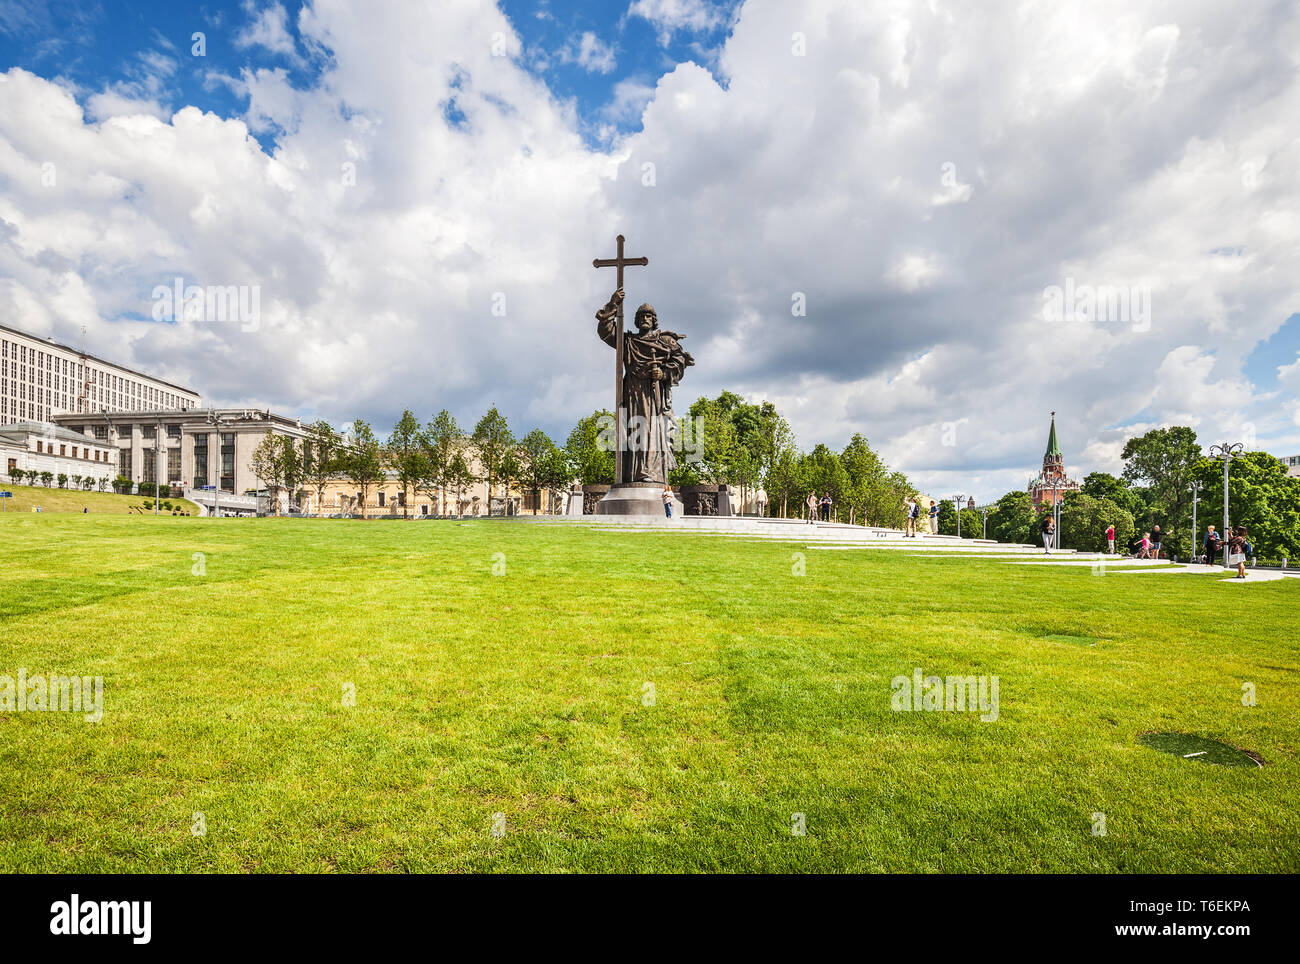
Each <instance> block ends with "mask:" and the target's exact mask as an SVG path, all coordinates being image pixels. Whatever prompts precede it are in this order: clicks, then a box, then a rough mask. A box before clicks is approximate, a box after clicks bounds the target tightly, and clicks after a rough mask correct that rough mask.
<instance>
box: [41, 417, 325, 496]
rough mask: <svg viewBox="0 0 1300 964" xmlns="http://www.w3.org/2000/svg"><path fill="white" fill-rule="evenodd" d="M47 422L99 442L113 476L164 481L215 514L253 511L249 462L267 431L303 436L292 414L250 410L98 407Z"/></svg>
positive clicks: (258, 484) (254, 484) (255, 486)
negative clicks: (88, 413) (218, 511)
mask: <svg viewBox="0 0 1300 964" xmlns="http://www.w3.org/2000/svg"><path fill="white" fill-rule="evenodd" d="M54 421H55V423H56V424H57V425H59V426H61V427H63V428H66V429H68V430H70V431H72V432H77V433H81V434H83V435H86V436H89V437H90V438H91V439H92V440H94V441H95V442H96V443H97V444H99V445H102V446H104V447H106V448H107V449H108V451H109V453H110V459H111V460H112V462H113V466H114V472H113V474H114V475H115V476H116V475H121V476H123V477H125V478H128V479H130V480H131V481H132V482H133V483H135V484H137V485H138V484H139V483H141V482H150V483H152V482H157V483H159V484H162V485H170V486H172V487H173V488H176V489H180V490H183V491H184V495H185V497H186V498H187V499H191V500H192V501H194V502H197V503H198V504H199V505H200V506H202V507H203V508H204V509H205V510H208V509H210V508H212V507H213V506H214V504H215V505H217V506H219V507H222V508H224V510H225V511H224V512H223V513H222V514H252V513H255V512H256V511H258V509H259V505H258V502H257V498H256V493H257V492H258V491H259V490H261V489H263V488H264V487H265V486H264V483H263V481H262V480H261V479H259V478H257V476H256V474H255V473H254V472H253V470H252V468H251V466H250V463H251V462H252V456H253V450H254V449H255V448H257V446H258V445H259V444H260V443H261V441H262V439H264V438H265V437H266V433H267V432H268V431H271V432H274V433H276V434H278V435H288V436H290V437H291V438H295V439H301V438H304V437H305V436H306V434H307V433H306V431H305V429H304V428H303V426H302V423H301V422H300V421H299V420H298V419H296V418H287V417H285V416H283V415H275V414H273V413H271V412H268V411H260V410H256V409H234V408H222V409H192V410H186V411H141V412H129V413H108V412H104V413H100V414H98V415H92V416H85V415H58V416H55V418H54ZM213 492H216V493H218V494H217V495H216V496H213V495H212V493H213ZM260 508H262V509H264V508H265V506H261V507H260Z"/></svg>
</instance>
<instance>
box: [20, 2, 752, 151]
mask: <svg viewBox="0 0 1300 964" xmlns="http://www.w3.org/2000/svg"><path fill="white" fill-rule="evenodd" d="M737 2H738V0H730V2H712V0H702V3H701V6H703V7H704V8H706V9H707V10H708V11H709V14H710V17H709V19H708V20H707V21H703V22H702V25H701V27H700V28H699V29H690V30H664V29H660V28H658V27H656V26H655V25H654V24H652V23H651V22H650V21H649V20H647V19H646V18H644V17H642V16H637V15H635V14H630V13H629V8H628V7H625V6H623V5H621V4H615V3H591V2H586V3H583V2H578V0H541V2H537V0H503V2H501V3H500V4H499V7H500V9H501V10H502V11H503V12H504V13H505V14H506V16H507V17H508V18H509V20H510V23H511V25H512V26H513V27H514V29H515V30H516V31H517V32H518V34H519V35H520V37H521V38H522V40H523V43H524V51H523V56H522V57H521V58H519V62H520V64H521V65H522V66H523V67H525V68H526V69H527V70H529V71H530V72H531V73H533V74H534V75H535V76H537V77H539V78H541V79H542V80H543V81H544V82H545V83H546V85H547V86H548V87H549V88H550V90H551V92H552V93H553V94H554V95H555V96H556V97H557V98H561V99H563V100H566V101H571V102H572V103H573V104H574V105H575V106H576V109H577V112H578V115H579V117H580V118H581V119H582V121H583V126H582V128H581V130H582V133H583V136H584V137H585V138H586V139H587V140H588V141H589V142H591V143H593V144H598V143H600V142H602V141H608V140H609V137H610V135H611V132H612V133H614V134H618V133H627V132H629V131H633V130H635V129H636V128H637V127H639V126H640V108H641V107H642V106H643V105H644V102H645V100H646V99H647V97H648V92H649V90H652V89H653V87H654V84H655V82H656V81H657V79H658V78H659V77H660V75H662V74H663V73H665V72H667V71H670V70H671V69H672V68H673V67H674V66H675V65H676V64H678V63H680V62H683V61H693V62H695V63H698V64H700V65H701V66H703V67H705V68H706V69H708V70H710V71H711V72H712V73H713V74H714V76H715V77H716V78H717V79H718V80H719V82H721V83H724V84H725V78H723V77H722V76H721V75H720V74H719V73H718V72H717V55H718V52H719V50H720V48H721V45H722V44H723V42H724V41H725V40H726V37H727V33H728V31H729V29H730V27H731V24H732V17H733V14H734V11H735V9H736V6H737ZM282 6H283V8H284V10H285V17H284V21H283V27H284V29H285V31H286V32H287V33H288V34H289V35H290V36H291V37H292V38H293V39H294V41H295V42H297V44H298V47H297V50H298V52H297V53H295V54H290V53H287V52H277V51H275V50H272V49H268V47H266V46H263V45H259V44H249V43H244V42H241V37H244V38H247V37H249V36H251V35H252V34H251V32H252V31H255V30H256V29H257V23H258V20H259V18H260V17H262V16H263V15H264V14H265V12H266V9H267V7H266V5H265V4H257V5H256V6H255V5H253V4H251V3H249V2H247V0H245V2H225V3H221V2H208V3H196V4H185V3H174V2H170V3H169V2H162V0H138V2H125V0H90V2H79V0H0V11H2V12H3V13H2V16H0V24H3V28H2V29H0V64H2V65H3V66H5V67H14V66H16V67H22V68H24V69H26V70H30V71H32V72H33V73H35V74H39V75H40V76H42V77H47V78H51V79H56V78H57V79H62V80H64V81H67V82H70V83H71V84H73V85H75V86H76V87H77V88H78V89H79V91H80V92H81V94H82V97H81V99H82V100H83V102H84V100H85V97H86V95H88V94H91V93H94V92H97V91H101V90H104V89H106V88H112V87H114V86H118V87H122V88H125V89H131V90H139V91H141V92H144V93H149V94H151V95H152V96H153V98H154V99H155V100H157V101H158V103H159V104H160V105H161V106H162V107H163V108H164V109H166V110H176V109H179V108H180V107H182V106H185V105H193V106H196V107H198V108H200V109H201V110H204V111H213V112H215V113H217V114H219V115H221V116H223V117H239V116H241V115H242V114H243V113H244V112H245V110H247V108H248V100H249V98H248V96H247V95H246V94H242V93H240V92H239V91H237V90H236V89H235V88H234V87H232V85H230V84H228V83H223V82H222V81H221V80H220V79H219V78H221V77H237V76H239V73H240V71H241V70H243V69H258V68H265V69H272V70H275V69H279V70H284V71H286V73H287V76H288V79H289V81H290V82H291V83H292V84H293V85H294V86H295V87H300V88H306V87H310V86H311V85H312V84H314V83H315V82H316V81H317V80H318V79H319V78H320V74H321V70H322V68H323V67H324V66H325V65H326V64H327V62H328V57H329V52H328V51H324V50H320V49H318V48H317V49H312V48H311V47H309V46H305V45H302V44H301V40H302V37H301V35H300V33H299V31H298V27H297V23H298V16H299V13H300V11H301V9H302V6H303V4H302V2H301V0H284V2H283V3H282ZM196 32H201V33H203V35H204V38H203V47H204V56H203V57H195V56H192V54H191V52H192V50H193V48H194V45H195V40H194V39H193V38H194V34H195V33H196ZM164 59H165V60H167V61H170V62H171V63H173V64H174V65H175V66H174V69H172V68H164V69H163V70H160V69H159V68H160V66H161V65H162V64H163V61H164ZM278 133H279V131H277V130H274V129H271V130H265V131H255V132H254V136H256V137H257V138H258V140H259V141H260V142H261V143H262V146H263V147H264V148H265V149H266V150H268V151H271V150H273V149H274V147H275V141H276V136H277V134H278Z"/></svg>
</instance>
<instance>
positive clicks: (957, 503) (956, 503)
mask: <svg viewBox="0 0 1300 964" xmlns="http://www.w3.org/2000/svg"><path fill="white" fill-rule="evenodd" d="M964 498H966V496H964V495H954V496H953V497H952V504H953V506H954V508H956V510H957V538H958V539H960V538H961V502H962V499H964Z"/></svg>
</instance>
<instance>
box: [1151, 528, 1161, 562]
mask: <svg viewBox="0 0 1300 964" xmlns="http://www.w3.org/2000/svg"><path fill="white" fill-rule="evenodd" d="M1151 558H1152V559H1159V558H1160V527H1159V526H1152V528H1151Z"/></svg>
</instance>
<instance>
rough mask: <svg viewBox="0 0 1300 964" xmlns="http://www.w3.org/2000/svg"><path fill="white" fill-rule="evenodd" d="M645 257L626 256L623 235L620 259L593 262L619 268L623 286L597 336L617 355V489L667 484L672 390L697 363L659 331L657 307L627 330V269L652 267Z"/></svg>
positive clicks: (599, 321) (671, 461)
mask: <svg viewBox="0 0 1300 964" xmlns="http://www.w3.org/2000/svg"><path fill="white" fill-rule="evenodd" d="M648 263H649V261H648V260H647V259H645V258H624V257H623V236H622V235H621V234H620V235H619V236H618V257H617V258H609V259H603V258H598V259H596V261H595V262H594V264H595V266H596V267H598V268H604V267H616V268H617V269H618V287H617V288H616V289H615V290H614V294H613V295H612V296H611V297H610V299H609V301H608V302H607V303H606V304H605V306H604V307H603V308H601V309H600V310H599V311H597V312H596V333H597V334H598V335H600V337H601V340H602V341H604V342H605V344H607V345H609V346H610V347H611V348H613V349H614V352H615V367H616V371H615V389H614V391H615V396H614V397H615V402H616V404H617V405H618V407H619V415H620V416H621V418H620V421H621V422H622V423H623V424H622V425H620V426H619V429H618V436H619V439H620V445H619V450H618V451H617V452H616V469H615V477H614V481H615V483H618V484H628V483H632V484H636V483H642V484H645V483H658V484H659V485H661V486H662V485H664V484H665V483H666V482H667V481H668V473H669V472H670V471H672V469H673V468H674V467H675V466H676V464H677V460H676V457H675V456H674V455H673V448H674V442H675V436H676V427H677V422H676V417H675V416H674V415H673V403H672V390H673V386H674V385H676V384H678V383H679V382H680V381H681V380H682V375H683V374H685V372H686V369H687V368H688V367H690V366H691V365H694V364H695V359H694V358H692V357H691V356H690V354H689V353H688V352H687V351H685V350H684V349H683V348H682V346H681V339H682V338H684V337H685V335H679V334H678V333H676V332H673V331H665V330H664V329H661V328H660V327H659V319H658V316H657V315H656V314H655V310H654V308H652V307H651V306H650V305H648V304H647V305H642V306H641V307H640V308H638V309H637V310H636V315H635V316H634V317H633V321H634V322H635V324H636V331H635V332H631V331H627V332H625V331H624V330H623V297H624V294H623V268H624V266H625V265H629V264H640V265H644V264H648Z"/></svg>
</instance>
